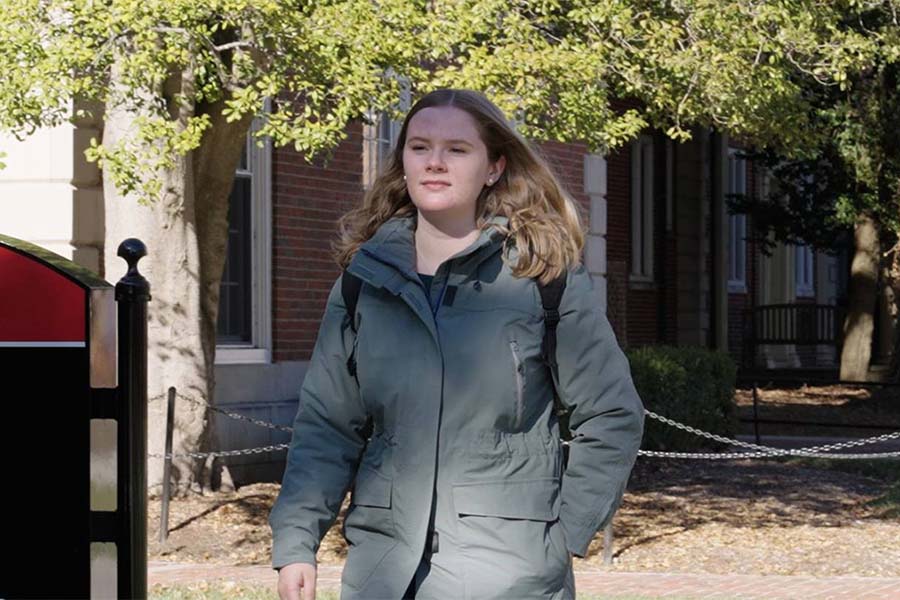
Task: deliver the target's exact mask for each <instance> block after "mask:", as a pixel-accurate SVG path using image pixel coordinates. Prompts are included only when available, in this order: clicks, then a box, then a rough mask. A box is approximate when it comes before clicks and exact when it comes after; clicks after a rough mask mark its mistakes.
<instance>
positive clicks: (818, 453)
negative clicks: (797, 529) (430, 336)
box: [148, 392, 900, 460]
mask: <svg viewBox="0 0 900 600" xmlns="http://www.w3.org/2000/svg"><path fill="white" fill-rule="evenodd" d="M175 395H176V396H177V397H178V398H181V399H182V400H185V401H187V402H190V403H191V404H194V405H195V406H200V407H203V408H205V409H206V410H211V411H213V412H217V413H219V414H222V415H225V416H226V417H229V418H231V419H235V420H237V421H244V422H246V423H251V424H253V425H257V426H259V427H265V428H267V429H273V430H275V431H283V432H287V433H291V432H292V431H293V429H292V428H291V427H286V426H284V425H275V424H274V423H269V422H267V421H261V420H259V419H254V418H252V417H248V416H246V415H242V414H240V413H236V412H231V411H227V410H224V409H222V408H218V407H216V406H212V405H211V404H207V403H206V402H202V401H199V400H195V399H194V398H191V397H189V396H185V395H184V394H181V393H179V392H176V393H175ZM166 397H167V394H159V395H158V396H154V397H153V398H150V399H149V401H148V402H153V401H156V400H159V399H162V398H166ZM644 414H646V415H647V416H648V417H650V418H651V419H655V420H657V421H660V422H661V423H665V424H666V425H669V426H670V427H674V428H676V429H681V430H682V431H686V432H688V433H691V434H693V435H696V436H699V437H703V438H706V439H710V440H714V441H716V442H720V443H722V444H727V445H729V446H737V447H740V448H746V449H747V450H749V451H746V452H663V451H659V450H638V455H639V456H648V457H653V458H686V459H704V460H734V459H747V458H773V457H783V456H800V457H804V458H830V459H841V460H871V459H877V458H900V451H898V452H869V453H836V452H833V451H834V450H842V449H846V448H855V447H858V446H865V445H868V444H877V443H879V442H887V441H891V440H897V439H900V431H895V432H893V433H885V434H883V435H878V436H873V437H869V438H862V439H858V440H851V441H847V442H838V443H834V444H824V445H820V446H808V447H805V448H775V447H772V446H763V445H760V444H753V443H750V442H742V441H741V440H736V439H733V438H728V437H725V436H721V435H717V434H715V433H710V432H708V431H703V430H700V429H696V428H694V427H691V426H690V425H685V424H684V423H679V422H678V421H675V420H673V419H669V418H668V417H664V416H662V415H659V414H657V413H655V412H653V411H651V410H647V409H644ZM288 447H289V444H277V445H274V446H261V447H258V448H247V449H244V450H221V451H217V452H186V453H183V454H171V455H164V454H150V455H149V456H150V457H151V458H197V459H203V458H207V457H210V456H245V455H251V454H262V453H264V452H278V451H281V450H286V449H287V448H288Z"/></svg>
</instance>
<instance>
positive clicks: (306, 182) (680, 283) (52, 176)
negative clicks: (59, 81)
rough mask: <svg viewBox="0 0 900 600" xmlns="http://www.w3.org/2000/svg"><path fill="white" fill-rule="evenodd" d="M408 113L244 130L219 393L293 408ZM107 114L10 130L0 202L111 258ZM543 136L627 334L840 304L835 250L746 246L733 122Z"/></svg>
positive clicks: (752, 188) (787, 350) (682, 337)
mask: <svg viewBox="0 0 900 600" xmlns="http://www.w3.org/2000/svg"><path fill="white" fill-rule="evenodd" d="M398 125H399V124H398V123H395V122H391V121H389V120H386V119H379V120H377V125H374V126H369V125H365V126H364V125H362V124H361V123H355V124H353V125H351V126H350V127H349V128H348V132H347V133H348V136H347V139H346V140H345V141H343V142H342V143H341V144H340V145H339V146H338V147H337V148H336V149H335V150H334V152H333V153H332V155H331V157H330V158H329V159H328V160H327V162H326V161H325V160H324V159H318V160H316V161H314V162H312V163H309V162H307V161H306V160H305V159H304V157H302V156H300V155H299V154H297V153H296V152H294V151H293V150H291V149H290V148H279V149H273V148H271V147H270V146H265V147H263V148H257V147H256V146H255V145H252V144H248V146H247V150H246V152H245V155H244V157H243V159H242V161H241V165H240V167H239V169H238V171H237V173H236V178H235V185H234V190H233V193H232V197H231V218H230V231H229V253H228V254H229V256H228V262H227V265H226V270H225V274H224V277H223V282H222V300H221V304H220V313H221V314H220V319H219V345H218V350H217V359H216V377H217V389H216V403H217V404H218V405H220V406H223V407H226V408H228V409H229V410H233V411H236V412H241V413H244V414H248V415H250V416H252V417H255V418H258V419H263V420H266V421H270V422H275V423H281V424H289V423H290V422H291V420H292V418H293V416H294V413H295V412H296V406H297V391H298V390H299V387H300V384H301V382H302V379H303V376H304V373H305V370H306V367H307V364H308V361H309V358H310V355H311V353H312V348H313V345H314V343H315V339H316V333H317V330H318V326H319V319H320V317H321V314H322V311H323V308H324V304H325V299H326V296H327V294H328V291H329V289H330V287H331V285H332V283H333V281H334V279H335V278H336V277H337V276H338V274H339V271H338V268H337V266H336V265H335V263H334V262H333V260H332V259H331V249H330V242H331V240H332V239H333V236H334V235H335V231H336V229H335V223H336V220H337V218H338V217H339V216H340V215H341V214H343V213H344V212H345V211H346V210H348V209H349V208H350V207H351V206H353V204H354V203H356V202H358V201H359V199H360V198H361V195H362V192H363V190H364V188H365V186H366V185H368V184H369V182H371V180H372V177H373V176H374V173H375V172H377V169H378V165H379V164H380V163H381V162H382V161H383V160H384V157H385V156H386V154H387V153H388V152H389V151H390V147H391V142H392V140H393V139H394V138H395V136H396V134H397V133H398ZM101 126H102V125H101V124H99V123H81V124H79V126H77V127H73V126H65V127H59V128H57V129H54V130H48V131H41V132H38V133H37V134H35V135H34V136H32V137H31V138H29V139H28V140H27V141H25V142H15V141H13V140H0V142H2V146H3V147H4V149H5V150H6V151H7V152H8V157H7V159H6V162H7V163H8V168H7V169H6V170H4V171H0V189H2V190H3V197H4V199H7V202H4V203H3V204H2V205H0V232H2V233H4V234H7V235H11V236H13V237H19V238H23V239H27V240H29V241H32V242H34V243H37V244H40V245H42V246H45V247H47V248H48V249H50V250H53V251H55V252H57V253H59V254H61V255H63V256H66V257H68V258H71V259H73V260H75V261H76V262H79V263H81V264H83V265H84V266H87V267H88V268H91V269H93V270H95V271H97V272H98V273H100V274H101V275H102V274H103V272H104V265H102V264H101V263H102V260H103V239H104V231H103V200H102V186H101V182H100V173H99V172H98V170H97V169H96V166H95V165H93V164H88V163H86V162H85V161H84V159H83V154H82V152H83V149H84V148H85V147H86V146H87V144H88V142H89V140H90V138H91V137H92V136H97V137H99V131H100V127H101ZM539 148H540V150H541V151H542V152H543V154H544V155H545V157H546V158H547V159H548V161H549V163H550V164H551V166H552V167H553V168H554V169H555V170H556V172H557V174H558V175H559V176H560V178H561V180H562V182H563V183H564V185H565V186H566V187H567V189H568V190H569V192H570V193H571V194H572V196H573V197H574V198H575V199H576V201H577V202H578V203H579V204H580V206H581V208H582V211H583V215H584V217H585V221H586V224H587V225H589V234H588V239H587V244H586V248H585V257H584V258H585V264H586V266H587V268H588V270H589V271H591V273H592V274H593V276H594V277H595V279H597V280H598V282H599V283H600V285H599V286H598V288H599V290H600V294H599V296H598V298H597V302H598V304H599V305H600V306H602V307H604V308H606V310H607V314H608V315H609V318H610V321H611V323H612V324H613V328H614V330H615V332H616V334H617V336H618V338H619V341H620V343H621V344H622V345H623V346H629V347H635V346H641V345H646V344H657V343H666V344H675V345H701V346H706V347H711V348H719V349H723V350H727V351H729V352H731V353H732V355H733V356H734V357H735V358H736V359H739V358H740V353H741V336H742V331H743V323H742V311H743V309H745V308H746V307H749V306H753V305H760V304H773V303H780V302H819V303H823V304H828V303H830V304H834V303H835V302H836V301H837V300H838V298H839V296H840V294H841V293H842V292H841V290H842V289H844V287H845V283H844V277H845V276H844V274H843V272H844V270H845V267H844V266H842V263H841V262H840V261H839V260H838V259H835V258H832V257H829V256H827V255H824V254H816V253H814V252H813V251H811V250H810V249H808V248H802V247H798V248H795V247H786V246H780V247H778V248H777V249H776V252H775V254H774V255H773V256H772V257H771V258H765V257H762V256H761V255H760V254H759V252H758V250H757V249H755V248H753V247H748V244H747V242H745V240H744V239H743V236H744V233H745V232H746V230H747V223H746V219H745V217H744V216H742V215H736V216H730V215H728V214H727V211H726V208H725V196H726V194H729V193H744V192H747V193H750V194H757V193H764V192H765V186H766V185H767V183H766V180H765V176H764V174H763V173H761V172H759V170H758V169H754V168H753V166H752V165H750V164H748V162H747V161H745V160H744V159H743V158H742V157H741V155H740V152H739V147H738V146H737V145H732V144H730V143H729V140H728V138H727V136H724V135H720V134H714V133H711V132H710V131H708V130H702V129H697V130H696V131H694V135H693V139H692V140H691V141H689V142H686V143H681V144H676V143H674V142H672V141H671V140H668V139H666V138H665V136H663V135H662V134H660V133H659V132H653V131H648V132H646V133H644V134H643V135H641V136H640V137H639V138H638V139H637V140H635V141H634V142H633V143H631V144H629V145H627V146H625V147H623V148H621V149H619V150H617V151H615V152H612V153H611V154H609V155H608V156H600V155H595V154H590V153H589V152H588V150H587V147H586V146H585V145H583V144H578V143H567V144H564V143H557V142H549V143H543V144H540V145H539ZM13 199H15V200H13ZM23 199H27V200H23ZM150 251H151V252H152V249H150ZM151 285H152V281H151ZM818 350H819V352H820V353H822V352H825V350H827V349H818ZM763 358H764V360H765V361H767V363H768V364H770V365H793V364H797V365H799V364H801V363H802V361H803V354H802V352H798V351H796V349H793V348H791V347H773V348H769V349H764V357H763ZM826 358H827V357H826ZM214 431H215V436H216V437H215V442H214V444H213V446H214V448H216V449H221V450H225V449H238V448H249V447H256V446H263V445H268V444H272V443H280V442H284V441H286V440H287V436H286V434H282V433H277V432H273V431H271V430H267V429H261V428H258V427H255V426H253V425H250V424H246V423H242V422H237V421H232V420H229V419H227V418H223V417H219V416H216V417H215V422H214ZM229 460H230V463H229V464H230V466H231V469H232V473H233V475H234V476H235V479H236V480H237V481H238V482H239V483H241V482H245V481H252V480H271V479H275V478H277V477H279V476H280V474H281V469H282V464H281V461H282V460H283V453H282V454H273V455H254V456H252V457H241V458H234V459H229Z"/></svg>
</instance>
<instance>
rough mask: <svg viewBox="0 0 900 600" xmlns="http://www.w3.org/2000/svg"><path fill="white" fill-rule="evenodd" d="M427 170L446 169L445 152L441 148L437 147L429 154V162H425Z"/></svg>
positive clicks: (438, 170)
mask: <svg viewBox="0 0 900 600" xmlns="http://www.w3.org/2000/svg"><path fill="white" fill-rule="evenodd" d="M425 170H426V171H437V172H442V171H444V170H446V165H445V164H444V154H443V153H442V152H441V151H440V149H438V148H435V149H434V150H432V151H431V152H430V153H429V154H428V162H427V163H426V164H425Z"/></svg>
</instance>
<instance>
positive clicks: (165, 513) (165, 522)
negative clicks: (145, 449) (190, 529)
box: [159, 386, 175, 544]
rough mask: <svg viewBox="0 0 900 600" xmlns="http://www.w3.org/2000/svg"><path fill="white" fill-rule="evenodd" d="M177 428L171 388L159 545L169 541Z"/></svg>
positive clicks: (173, 391) (167, 414)
mask: <svg viewBox="0 0 900 600" xmlns="http://www.w3.org/2000/svg"><path fill="white" fill-rule="evenodd" d="M174 428H175V387H174V386H169V403H168V406H167V407H166V455H165V458H164V459H163V461H164V462H163V481H162V484H163V488H162V489H163V491H162V510H160V515H159V543H160V544H165V543H166V540H167V539H169V494H170V490H169V485H170V484H169V477H170V476H171V475H170V474H171V473H172V431H173V429H174Z"/></svg>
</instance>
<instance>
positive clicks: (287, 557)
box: [272, 532, 316, 571]
mask: <svg viewBox="0 0 900 600" xmlns="http://www.w3.org/2000/svg"><path fill="white" fill-rule="evenodd" d="M291 533H293V537H294V538H295V539H290V537H291ZM296 537H297V535H296V533H294V532H290V533H287V534H283V535H280V536H274V538H273V542H272V568H273V569H275V570H276V571H277V570H278V569H280V568H281V567H283V566H285V565H289V564H292V563H308V564H311V565H315V564H316V552H315V550H313V549H311V548H308V547H306V546H305V545H303V544H302V543H299V542H298V541H297V540H296Z"/></svg>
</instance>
